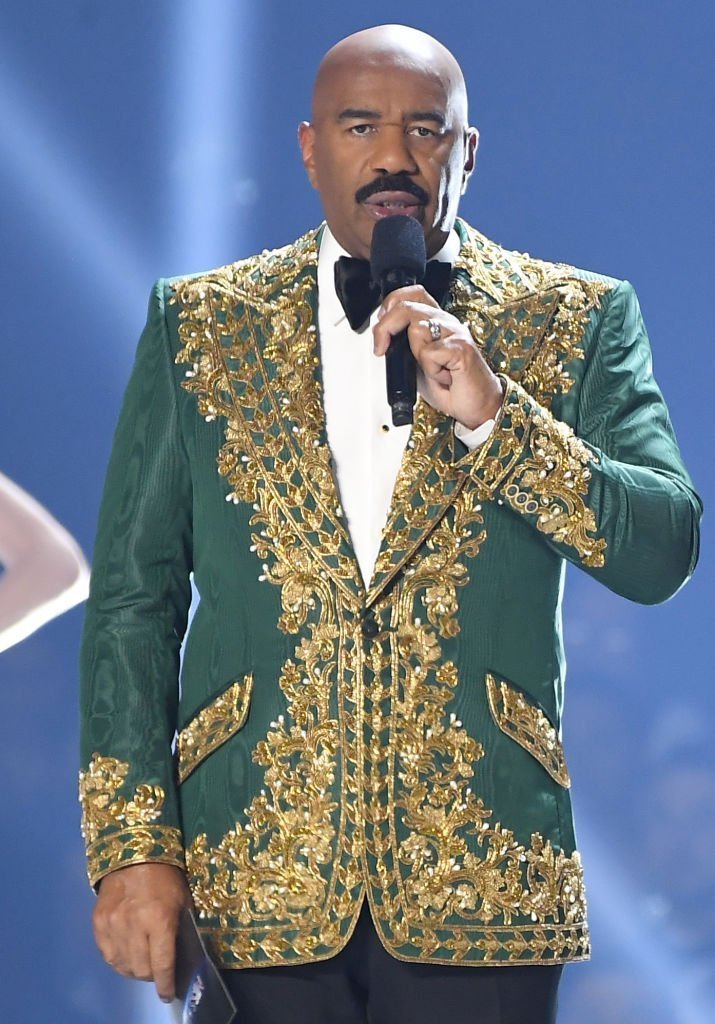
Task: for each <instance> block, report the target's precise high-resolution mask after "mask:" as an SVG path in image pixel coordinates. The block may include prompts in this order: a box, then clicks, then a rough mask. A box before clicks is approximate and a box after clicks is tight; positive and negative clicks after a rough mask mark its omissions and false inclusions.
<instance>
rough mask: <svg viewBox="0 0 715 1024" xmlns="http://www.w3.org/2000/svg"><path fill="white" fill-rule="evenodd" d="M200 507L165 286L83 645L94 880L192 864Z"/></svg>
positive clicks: (126, 432)
mask: <svg viewBox="0 0 715 1024" xmlns="http://www.w3.org/2000/svg"><path fill="white" fill-rule="evenodd" d="M191 509H192V494H191V478H190V474H189V467H188V460H187V456H186V451H185V448H184V446H183V442H182V438H181V431H180V425H179V418H178V410H177V401H176V384H175V379H174V371H173V361H172V358H171V353H170V348H169V339H168V332H167V327H166V320H165V314H164V287H163V283H162V282H159V283H158V284H157V286H156V287H155V289H154V291H153V294H152V298H151V302H150V306H149V315H148V319H147V324H146V327H145V329H144V332H143V333H142V336H141V339H140V341H139V346H138V349H137V354H136V360H135V363H134V368H133V371H132V374H131V378H130V381H129V385H128V387H127V391H126V394H125V396H124V402H123V405H122V410H121V414H120V418H119V423H118V426H117V430H116V433H115V437H114V444H113V448H112V454H111V459H110V463H109V468H108V472H107V479H106V483H105V488H104V495H103V498H102V503H101V509H100V516H99V526H98V532H97V539H96V544H95V552H94V564H93V568H92V578H91V586H90V596H89V600H88V602H87V611H86V617H85V624H84V634H83V639H82V653H81V695H80V715H81V762H82V771H81V772H80V801H81V804H82V831H83V835H84V839H85V843H86V848H87V858H88V873H89V878H90V882H91V883H92V884H93V885H96V883H97V882H98V881H99V880H100V879H101V878H102V877H103V876H104V875H106V874H107V873H108V872H110V871H113V870H114V869H116V868H120V867H124V866H126V865H128V864H134V863H142V862H146V861H162V862H165V863H169V864H175V865H177V866H180V867H181V866H183V863H184V854H183V844H182V835H181V826H180V820H179V812H178V805H177V795H176V787H175V780H174V765H173V759H172V752H171V745H172V741H173V737H174V731H175V726H176V710H177V702H178V671H179V650H180V646H181V640H182V637H183V634H184V630H185V628H186V622H187V616H188V608H189V604H190V600H191V585H190V581H189V573H190V572H191V567H192V563H191Z"/></svg>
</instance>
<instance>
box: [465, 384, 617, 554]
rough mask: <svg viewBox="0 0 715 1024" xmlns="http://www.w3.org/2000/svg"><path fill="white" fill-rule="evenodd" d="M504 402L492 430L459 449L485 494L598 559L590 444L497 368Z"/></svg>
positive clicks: (594, 457)
mask: <svg viewBox="0 0 715 1024" xmlns="http://www.w3.org/2000/svg"><path fill="white" fill-rule="evenodd" d="M498 376H499V377H500V379H501V381H502V383H503V385H504V401H503V403H502V407H501V409H500V410H499V413H498V415H497V418H496V422H495V424H494V429H493V430H492V432H491V435H490V437H489V438H488V439H487V440H486V441H485V442H484V444H483V445H482V446H481V447H479V448H476V449H474V450H473V451H471V452H469V453H468V454H467V455H465V456H463V457H462V458H461V459H460V460H459V461H458V462H457V468H458V469H461V470H462V471H464V472H467V473H468V474H469V476H470V477H471V479H472V480H473V481H474V482H475V483H476V484H477V486H478V488H479V489H480V491H481V493H482V494H483V495H484V498H485V500H488V499H496V501H497V502H498V503H499V504H506V505H508V506H509V507H510V508H512V509H513V510H514V511H515V512H517V513H518V514H519V515H521V516H524V517H525V518H527V519H529V520H530V521H531V522H532V524H533V525H534V526H535V527H536V529H537V530H539V531H540V532H541V533H544V534H546V535H547V536H548V537H550V538H551V540H552V541H554V543H556V544H558V545H559V546H563V547H565V548H566V549H571V550H566V551H564V554H565V556H566V557H569V558H571V559H572V560H578V561H580V562H581V563H582V564H583V565H586V566H589V567H592V568H600V567H601V566H602V565H604V562H605V557H604V551H605V550H606V541H605V540H604V539H603V538H601V537H597V536H596V531H597V524H596V517H595V515H594V513H593V510H592V509H591V508H590V507H589V505H588V496H589V486H590V480H591V468H590V467H591V466H592V465H595V464H597V463H598V461H599V458H598V454H597V452H596V451H594V449H593V448H591V447H590V446H589V445H587V444H586V443H585V442H584V441H582V440H581V438H579V437H577V436H576V435H575V434H574V432H573V430H572V429H571V427H569V426H568V425H567V424H565V423H562V422H561V421H560V420H557V419H555V418H554V417H553V416H552V415H551V413H550V412H549V411H548V410H547V409H544V408H543V406H541V405H539V403H538V402H537V401H535V399H533V398H532V397H531V395H529V393H528V392H527V391H525V390H524V388H523V387H522V386H521V385H520V384H517V383H516V382H515V381H513V380H511V379H510V378H508V377H505V376H504V375H503V374H499V375H498Z"/></svg>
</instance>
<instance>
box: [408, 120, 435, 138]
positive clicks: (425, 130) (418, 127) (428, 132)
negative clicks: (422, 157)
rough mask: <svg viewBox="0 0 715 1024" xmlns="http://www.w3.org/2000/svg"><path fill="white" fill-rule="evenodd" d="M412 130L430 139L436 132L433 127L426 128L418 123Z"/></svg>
mask: <svg viewBox="0 0 715 1024" xmlns="http://www.w3.org/2000/svg"><path fill="white" fill-rule="evenodd" d="M410 131H411V132H412V134H413V135H416V136H417V137H418V138H420V139H428V138H429V137H430V135H434V134H435V133H434V132H433V131H432V129H431V128H426V127H425V125H423V124H416V125H415V126H414V127H413V128H411V129H410Z"/></svg>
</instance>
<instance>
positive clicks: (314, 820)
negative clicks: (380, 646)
mask: <svg viewBox="0 0 715 1024" xmlns="http://www.w3.org/2000/svg"><path fill="white" fill-rule="evenodd" d="M336 635H337V631H336V630H335V629H334V628H330V627H327V626H326V625H322V626H319V627H316V628H315V630H314V632H313V638H312V639H311V640H308V639H304V640H302V641H301V643H300V645H299V647H298V649H297V651H296V654H297V655H299V656H300V662H298V663H296V662H294V661H292V660H289V661H287V662H286V663H285V665H284V666H283V671H282V673H281V677H280V687H281V690H282V691H283V693H284V695H285V697H286V700H287V702H288V709H287V711H288V713H287V716H283V715H280V716H279V717H278V720H277V721H276V722H273V723H272V724H271V729H270V731H269V732H268V734H267V736H266V738H265V740H262V741H261V742H260V743H259V744H258V745H257V747H256V748H255V750H254V752H253V760H254V761H255V762H256V764H259V765H261V766H262V767H263V768H264V769H265V776H264V777H265V784H266V789H263V790H261V793H260V794H259V795H258V796H256V797H255V798H254V799H253V800H252V802H251V805H250V807H248V808H247V810H246V814H247V822H246V824H243V825H242V824H240V823H237V824H236V826H235V828H233V829H232V830H231V831H230V832H229V833H227V835H226V836H225V837H224V838H223V839H222V841H221V842H220V843H219V845H218V847H214V848H212V849H210V848H209V845H208V840H207V836H206V835H205V834H201V835H199V836H198V837H197V838H196V839H195V840H194V841H193V843H192V844H191V847H190V849H189V851H188V854H187V864H188V869H189V877H190V882H191V887H192V891H193V896H194V903H195V905H196V907H197V909H198V910H199V912H200V913H202V914H203V915H211V916H216V917H217V918H218V920H219V924H220V926H221V927H222V928H227V927H228V925H229V921H230V919H231V918H234V919H235V920H236V921H237V922H239V923H240V924H241V925H256V924H259V923H260V922H262V921H271V920H273V919H276V920H278V921H281V922H282V923H286V922H289V923H292V924H293V925H294V926H300V927H301V928H302V929H305V928H311V927H313V926H314V925H315V923H316V921H317V919H318V918H319V917H320V916H322V914H323V913H324V905H325V897H326V892H327V882H326V879H325V878H324V877H323V874H322V873H321V870H320V866H321V865H323V864H329V863H331V861H332V860H333V857H334V850H333V848H332V847H333V843H334V839H335V834H336V829H335V823H334V822H333V814H334V812H335V810H336V808H337V804H336V803H335V801H334V800H333V798H332V793H331V788H332V786H333V783H334V781H335V757H336V751H337V731H338V725H337V722H336V721H334V720H332V719H330V718H328V717H327V697H328V694H329V690H330V683H329V678H330V676H332V675H334V671H335V665H334V661H333V660H332V659H333V657H334V654H335V638H336ZM266 942H268V943H269V944H270V943H271V942H272V940H271V939H270V938H269V937H266V938H264V939H263V943H261V944H262V945H263V944H265V943H266ZM264 948H265V947H264ZM265 951H266V953H267V955H268V956H269V958H272V957H271V953H270V951H269V950H268V949H267V948H266V949H265Z"/></svg>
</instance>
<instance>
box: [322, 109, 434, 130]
mask: <svg viewBox="0 0 715 1024" xmlns="http://www.w3.org/2000/svg"><path fill="white" fill-rule="evenodd" d="M381 118H382V114H381V113H380V112H379V111H378V110H364V109H362V108H357V107H346V108H345V110H341V111H340V113H339V114H338V121H355V120H358V121H360V120H362V121H379V120H381ZM405 120H406V121H433V122H434V123H435V124H437V125H439V127H440V128H444V127H445V126H446V124H447V119H446V117H445V116H444V114H440V112H439V111H438V110H412V111H410V113H409V114H407V116H406V117H405Z"/></svg>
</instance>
